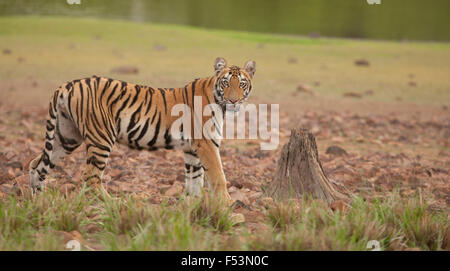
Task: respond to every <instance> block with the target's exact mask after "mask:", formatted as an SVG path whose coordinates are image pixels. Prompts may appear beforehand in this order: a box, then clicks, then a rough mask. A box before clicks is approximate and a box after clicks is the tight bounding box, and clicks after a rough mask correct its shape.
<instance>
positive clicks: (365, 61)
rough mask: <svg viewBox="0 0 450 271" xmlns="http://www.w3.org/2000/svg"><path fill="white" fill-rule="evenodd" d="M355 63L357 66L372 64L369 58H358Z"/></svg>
mask: <svg viewBox="0 0 450 271" xmlns="http://www.w3.org/2000/svg"><path fill="white" fill-rule="evenodd" d="M355 65H356V66H365V67H367V66H370V63H369V61H368V60H367V59H357V60H355Z"/></svg>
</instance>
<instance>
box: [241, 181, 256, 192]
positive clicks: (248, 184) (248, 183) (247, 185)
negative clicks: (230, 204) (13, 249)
mask: <svg viewBox="0 0 450 271" xmlns="http://www.w3.org/2000/svg"><path fill="white" fill-rule="evenodd" d="M242 187H243V188H248V189H250V190H256V185H255V184H254V183H253V182H251V181H249V180H244V181H243V182H242Z"/></svg>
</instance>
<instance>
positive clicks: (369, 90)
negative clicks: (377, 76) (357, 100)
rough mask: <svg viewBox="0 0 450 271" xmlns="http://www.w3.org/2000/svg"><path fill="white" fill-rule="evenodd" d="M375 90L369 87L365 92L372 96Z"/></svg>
mask: <svg viewBox="0 0 450 271" xmlns="http://www.w3.org/2000/svg"><path fill="white" fill-rule="evenodd" d="M373 93H374V92H373V90H371V89H368V90H366V91H365V92H364V94H366V95H368V96H371V95H373Z"/></svg>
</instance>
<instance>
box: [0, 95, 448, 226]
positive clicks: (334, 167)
mask: <svg viewBox="0 0 450 271" xmlns="http://www.w3.org/2000/svg"><path fill="white" fill-rule="evenodd" d="M442 110H443V113H445V112H446V110H447V109H446V108H443V109H442ZM46 112H47V108H45V107H42V108H41V107H34V108H33V107H28V108H17V107H14V106H10V105H6V104H0V116H1V118H0V196H1V197H5V196H7V195H8V194H10V193H16V194H17V195H20V194H21V193H24V192H26V191H27V190H28V175H27V170H26V168H27V167H28V163H29V161H30V160H31V159H32V158H33V157H35V156H36V155H37V154H38V153H39V152H40V151H41V148H42V146H43V135H44V123H45V118H46V114H47V113H46ZM295 125H300V126H302V127H305V128H308V129H310V131H312V132H313V133H314V134H315V136H316V139H317V144H318V146H319V156H320V160H321V162H322V164H323V168H324V171H325V173H326V174H327V176H328V177H329V178H330V179H331V180H332V181H333V182H334V183H336V184H337V185H338V186H339V187H340V188H341V189H344V190H347V192H350V193H353V194H355V195H362V196H364V197H366V198H374V197H387V196H388V195H389V194H390V193H391V192H392V191H394V190H397V191H399V193H400V195H402V196H405V197H407V196H411V195H414V194H415V193H420V194H421V195H422V196H423V197H424V198H426V199H427V201H428V204H429V208H432V209H438V210H441V211H442V210H444V211H446V212H448V210H449V206H450V182H449V180H450V178H449V171H450V151H449V147H450V118H449V115H448V114H447V115H446V114H441V115H439V116H436V117H434V118H433V119H430V120H420V118H418V117H415V116H414V115H411V116H410V117H409V118H407V119H406V120H405V119H399V118H396V117H395V115H369V116H360V115H357V114H352V113H348V112H347V113H339V112H321V113H318V112H309V111H307V112H304V113H302V114H301V115H298V116H290V115H283V114H282V115H281V116H280V127H281V129H280V147H279V148H278V149H277V150H275V151H261V150H260V147H259V143H258V142H257V141H230V142H225V143H224V144H223V146H222V148H221V155H222V161H223V167H224V170H225V174H226V176H227V180H228V184H227V185H228V190H229V192H230V194H231V196H232V197H233V198H234V199H239V200H241V201H242V202H244V203H245V204H246V205H247V206H248V207H249V208H247V210H243V211H242V212H244V213H246V214H247V221H250V223H251V221H254V220H255V213H254V212H251V210H257V209H258V207H259V206H261V205H264V204H270V200H271V199H270V198H267V197H266V196H265V195H264V185H265V184H266V183H267V182H270V181H271V180H272V176H273V175H274V172H275V171H276V168H277V159H278V157H279V153H280V149H281V146H282V144H284V143H286V142H287V140H288V139H289V133H290V132H289V129H290V128H292V127H294V126H295ZM84 155H85V152H84V148H83V147H80V148H79V149H78V150H77V151H75V153H74V154H72V155H71V156H69V157H68V158H66V159H65V160H64V161H62V162H60V163H58V164H57V166H56V169H55V170H54V171H53V172H52V173H51V174H50V176H49V177H48V179H47V186H48V187H55V188H57V189H61V190H63V191H66V190H68V191H71V190H75V189H77V187H79V186H80V184H81V181H80V173H81V172H82V169H83V167H84V161H85V157H84ZM183 166H184V162H183V154H182V152H180V151H166V150H160V151H156V152H147V151H142V152H139V151H136V150H131V149H128V148H127V147H125V146H118V145H116V146H115V148H114V150H113V152H112V153H111V158H110V161H109V165H108V167H107V169H106V171H105V175H104V180H103V181H104V187H105V188H106V189H107V190H108V191H109V192H110V193H120V192H124V193H134V194H136V195H137V196H139V197H142V198H143V199H146V200H148V201H149V202H151V203H154V204H158V203H160V202H162V201H163V200H166V201H168V202H169V203H174V202H176V201H177V197H178V196H179V194H180V193H181V192H183V185H184V175H183V174H184V170H183ZM254 207H255V208H254ZM249 209H251V210H250V211H249ZM248 212H251V214H249V213H248ZM257 214H258V213H256V216H257Z"/></svg>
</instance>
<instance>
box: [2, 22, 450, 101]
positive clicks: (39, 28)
mask: <svg viewBox="0 0 450 271" xmlns="http://www.w3.org/2000/svg"><path fill="white" fill-rule="evenodd" d="M0 44H1V45H0V50H2V51H3V50H5V49H8V50H11V53H10V54H0V62H1V63H2V67H1V69H0V78H2V80H1V82H0V84H1V85H0V86H1V92H0V94H1V98H9V99H15V100H20V101H21V102H34V103H36V102H39V103H42V104H46V103H47V100H48V97H49V95H50V93H51V92H52V91H53V89H54V88H56V87H57V86H58V85H60V84H61V83H62V82H65V81H67V80H72V79H74V78H80V77H85V76H90V75H92V74H97V75H105V76H110V77H114V78H117V77H119V78H120V79H123V80H128V81H132V82H137V83H142V84H148V85H156V86H163V87H166V86H181V85H184V84H185V83H186V82H189V81H190V80H192V79H194V78H198V77H201V76H208V75H210V74H211V73H212V62H213V60H214V59H215V58H216V57H217V56H223V57H225V58H226V59H228V61H229V62H230V63H233V64H237V65H242V64H243V63H244V62H245V61H246V60H248V59H254V60H256V62H257V65H258V69H257V70H258V71H257V74H256V77H255V80H254V81H255V82H254V85H255V88H254V89H255V93H254V95H253V96H254V97H256V98H260V99H265V100H273V99H276V100H278V101H280V102H290V101H291V100H292V97H291V94H292V92H294V91H295V89H296V88H297V85H298V84H299V83H306V84H309V85H311V86H314V87H313V89H314V91H315V92H316V94H317V99H319V103H320V101H321V100H325V101H331V102H330V104H335V103H336V102H338V103H339V101H347V100H348V98H343V97H342V95H343V93H346V92H357V93H364V92H366V91H367V90H372V93H373V94H372V95H371V96H370V97H365V99H364V100H362V101H361V100H358V101H357V102H358V103H377V102H382V103H387V104H394V105H398V104H401V103H407V104H411V103H417V104H431V105H438V106H440V105H442V104H446V103H448V101H450V92H449V91H448V87H449V81H448V74H449V72H450V68H449V65H448V63H449V60H450V50H449V48H450V45H449V44H448V43H426V42H403V43H401V42H383V41H360V40H346V39H328V38H309V37H292V36H280V35H266V34H256V33H245V32H234V31H217V30H205V29H199V28H193V27H186V26H175V25H159V24H149V23H145V24H139V23H132V22H124V21H114V20H100V19H98V20H97V19H81V18H59V17H1V18H0ZM357 59H366V60H368V61H369V64H370V65H369V66H368V67H361V66H356V65H355V64H354V61H355V60H357ZM121 65H131V66H136V67H137V68H138V69H139V73H138V74H133V75H118V74H113V73H111V69H112V68H113V67H116V66H121ZM30 81H36V83H37V87H35V88H33V87H30ZM17 84H19V85H21V87H15V88H14V90H10V88H11V86H13V85H15V86H17ZM24 94H26V95H24ZM399 99H401V101H402V102H401V103H399ZM296 100H297V101H295V102H296V103H302V104H303V103H311V102H315V103H317V102H318V101H317V100H313V101H311V98H310V97H308V96H306V97H302V98H301V99H300V98H297V99H296ZM20 101H19V102H20ZM341 107H342V106H341ZM362 107H364V106H362Z"/></svg>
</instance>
